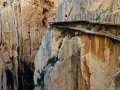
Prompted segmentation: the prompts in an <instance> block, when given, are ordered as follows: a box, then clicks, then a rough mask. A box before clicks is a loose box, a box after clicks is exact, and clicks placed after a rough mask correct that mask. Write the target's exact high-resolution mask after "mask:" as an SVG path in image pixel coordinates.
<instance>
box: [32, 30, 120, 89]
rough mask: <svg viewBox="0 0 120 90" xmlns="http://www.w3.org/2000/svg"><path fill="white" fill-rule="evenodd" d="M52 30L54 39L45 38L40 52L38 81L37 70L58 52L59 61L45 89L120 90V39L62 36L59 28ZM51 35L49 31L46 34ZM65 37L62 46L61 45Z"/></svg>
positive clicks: (48, 77) (37, 61) (37, 67)
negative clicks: (60, 36)
mask: <svg viewBox="0 0 120 90" xmlns="http://www.w3.org/2000/svg"><path fill="white" fill-rule="evenodd" d="M47 32H48V31H47ZM52 33H53V34H52V36H51V38H52V40H51V42H50V41H46V40H48V39H43V43H42V45H41V47H40V50H39V52H38V54H37V56H36V59H35V69H36V70H35V74H34V75H35V76H34V79H35V83H37V81H36V80H37V78H39V74H38V72H37V71H38V70H41V69H42V68H43V67H44V66H45V64H46V63H47V60H48V58H49V57H52V55H56V54H55V53H57V55H58V57H59V61H58V62H57V63H56V64H55V66H54V67H51V68H50V69H49V71H48V73H47V74H46V76H45V78H44V82H45V90H47V89H48V90H119V85H120V83H119V76H120V75H119V72H118V71H119V70H120V61H119V57H120V48H119V47H120V42H119V41H114V42H113V41H112V40H111V39H109V38H106V37H101V36H95V35H89V36H88V35H81V36H76V37H74V38H72V39H69V38H67V37H66V38H64V39H62V38H60V39H58V36H59V35H60V34H59V32H58V31H57V30H55V31H53V32H52ZM49 36H50V35H48V36H47V34H46V35H45V37H46V38H47V37H49ZM45 37H44V38H45ZM61 40H62V46H61V48H60V49H58V46H59V44H60V42H61ZM48 43H50V44H48ZM49 45H50V47H49ZM51 45H52V46H51ZM49 48H50V49H51V50H49ZM43 49H44V52H41V51H43ZM45 52H46V53H45ZM43 53H44V54H43ZM49 54H50V55H49ZM41 55H42V56H41ZM42 57H44V58H42ZM117 72H118V73H117ZM36 90H39V88H36Z"/></svg>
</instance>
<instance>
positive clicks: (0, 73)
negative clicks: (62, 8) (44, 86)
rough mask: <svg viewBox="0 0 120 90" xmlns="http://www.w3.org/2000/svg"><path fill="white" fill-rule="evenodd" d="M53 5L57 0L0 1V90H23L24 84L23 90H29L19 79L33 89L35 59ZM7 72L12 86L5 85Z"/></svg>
mask: <svg viewBox="0 0 120 90" xmlns="http://www.w3.org/2000/svg"><path fill="white" fill-rule="evenodd" d="M57 3H58V0H0V83H1V84H0V90H8V89H9V90H23V88H24V84H26V83H27V86H26V88H24V90H33V88H28V87H30V85H31V84H30V83H29V84H28V82H26V81H25V80H24V79H23V78H26V79H27V80H28V81H29V80H32V81H30V82H31V83H32V86H33V71H34V64H33V62H34V59H35V55H36V53H37V50H38V48H39V46H40V43H41V39H42V36H43V34H44V31H45V30H46V28H47V26H48V24H47V20H48V17H49V15H48V14H49V11H50V10H52V9H56V7H57ZM54 14H55V12H54V13H53V15H54ZM25 66H26V68H25ZM5 71H6V72H5ZM7 72H8V73H11V77H9V78H10V80H11V79H12V82H7V80H9V78H7V77H8V76H7V75H9V74H7ZM26 72H27V73H26ZM23 75H24V76H23ZM26 75H27V76H30V78H27V77H26ZM31 75H32V76H31ZM21 85H22V86H21Z"/></svg>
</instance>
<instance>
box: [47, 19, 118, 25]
mask: <svg viewBox="0 0 120 90" xmlns="http://www.w3.org/2000/svg"><path fill="white" fill-rule="evenodd" d="M82 22H86V23H89V24H97V25H106V26H120V24H115V23H112V22H111V23H110V22H99V21H93V20H88V21H86V20H75V21H52V22H48V24H49V25H56V24H62V23H63V24H64V23H65V24H67V23H82Z"/></svg>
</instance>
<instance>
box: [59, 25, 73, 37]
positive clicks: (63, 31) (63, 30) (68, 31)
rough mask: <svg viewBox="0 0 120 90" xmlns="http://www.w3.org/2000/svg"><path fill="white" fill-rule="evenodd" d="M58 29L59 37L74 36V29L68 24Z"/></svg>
mask: <svg viewBox="0 0 120 90" xmlns="http://www.w3.org/2000/svg"><path fill="white" fill-rule="evenodd" d="M59 30H60V31H61V35H60V36H59V37H65V36H67V35H69V36H70V38H72V37H74V36H75V31H74V30H72V29H70V28H69V27H68V26H61V27H59Z"/></svg>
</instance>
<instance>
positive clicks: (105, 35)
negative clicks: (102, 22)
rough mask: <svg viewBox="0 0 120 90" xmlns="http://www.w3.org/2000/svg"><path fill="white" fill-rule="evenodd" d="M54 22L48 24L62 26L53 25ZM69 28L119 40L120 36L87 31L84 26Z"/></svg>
mask: <svg viewBox="0 0 120 90" xmlns="http://www.w3.org/2000/svg"><path fill="white" fill-rule="evenodd" d="M61 23H62V22H61ZM54 24H55V23H53V24H50V25H51V26H52V27H56V28H59V27H62V26H60V25H54ZM69 29H71V30H76V31H80V32H82V33H84V34H90V35H98V36H104V37H108V38H111V39H114V40H117V41H120V36H116V35H112V34H104V33H99V32H93V31H88V30H87V29H85V28H75V27H69Z"/></svg>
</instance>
